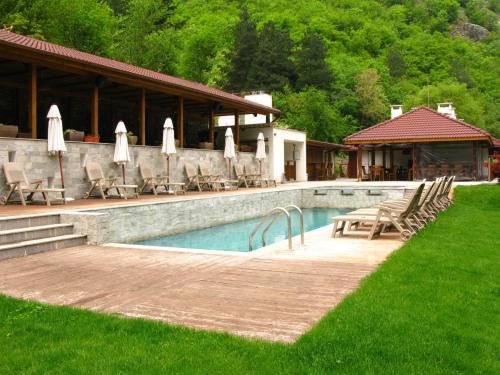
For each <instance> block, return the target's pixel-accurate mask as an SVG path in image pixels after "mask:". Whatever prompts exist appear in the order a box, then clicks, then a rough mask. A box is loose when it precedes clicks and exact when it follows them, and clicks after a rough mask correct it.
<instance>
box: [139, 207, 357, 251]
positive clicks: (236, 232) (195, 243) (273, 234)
mask: <svg viewBox="0 0 500 375" xmlns="http://www.w3.org/2000/svg"><path fill="white" fill-rule="evenodd" d="M348 211H349V209H345V208H344V209H335V208H304V209H302V212H303V214H304V231H305V232H308V231H311V230H313V229H317V228H320V227H323V226H325V225H328V224H330V223H331V221H330V218H331V217H332V216H335V215H339V214H343V213H346V212H348ZM291 215H292V234H293V235H294V236H295V235H297V234H300V225H299V222H300V220H299V217H298V213H297V212H296V211H292V212H291ZM261 220H262V217H258V218H255V219H249V220H242V221H237V222H234V223H230V224H224V225H218V226H215V227H210V228H204V229H199V230H194V231H190V232H185V233H180V234H176V235H172V236H166V237H158V238H153V239H149V240H143V241H138V242H136V243H135V244H136V245H149V246H165V247H180V248H189V249H207V250H228V251H248V236H249V235H250V233H251V232H252V230H253V229H254V228H255V227H256V226H257V224H258V223H259V222H260V221H261ZM264 227H265V226H264ZM262 230H263V228H262V229H261V230H260V231H259V232H258V233H257V234H256V235H255V236H254V241H253V249H254V250H255V249H258V248H260V247H262V244H261V236H260V234H261V233H262ZM286 238H287V225H286V218H285V217H281V218H280V219H279V221H278V222H276V223H275V224H274V225H273V226H272V227H271V229H270V230H269V231H268V232H267V235H266V242H267V244H268V245H270V244H272V243H275V242H278V241H281V240H284V239H286Z"/></svg>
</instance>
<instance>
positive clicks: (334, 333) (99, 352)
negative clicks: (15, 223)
mask: <svg viewBox="0 0 500 375" xmlns="http://www.w3.org/2000/svg"><path fill="white" fill-rule="evenodd" d="M499 250H500V186H484V185H483V186H473V187H458V188H457V190H456V203H455V204H454V205H453V206H452V207H451V208H450V209H448V210H447V211H446V212H443V213H442V214H440V216H439V219H438V220H437V222H435V223H432V224H431V225H429V226H428V228H426V229H425V230H424V231H423V232H421V233H420V234H419V235H418V236H416V237H415V238H413V239H411V240H410V241H408V242H407V243H406V244H405V245H404V246H403V248H402V249H401V250H399V251H398V252H396V253H395V254H393V255H392V256H391V257H390V258H389V259H388V260H387V261H386V262H384V264H382V266H381V267H380V268H379V269H378V270H377V271H376V272H374V273H373V274H372V275H370V276H369V277H368V278H366V279H365V280H364V281H363V283H362V285H361V287H360V288H359V289H358V290H357V291H355V292H354V293H353V294H351V295H350V296H349V297H348V298H346V299H345V300H344V302H343V303H341V304H340V305H339V306H338V307H337V308H335V309H334V310H332V311H331V312H330V313H329V314H327V315H326V316H325V317H324V318H323V319H322V320H321V321H320V322H319V323H318V324H317V325H316V326H315V327H314V328H313V329H312V330H311V331H309V332H308V333H306V334H305V335H304V336H303V337H301V339H300V340H299V341H297V342H296V343H295V344H291V345H284V344H274V343H268V342H264V341H255V340H246V339H242V338H237V337H234V336H231V335H228V334H219V333H213V332H204V331H195V330H191V329H187V328H182V327H174V326H168V325H165V324H162V323H158V322H149V321H143V320H138V319H126V318H121V317H119V316H109V315H102V314H98V313H92V312H89V311H83V310H77V309H70V308H64V307H56V306H48V305H43V304H39V303H35V302H26V301H20V300H16V299H12V298H8V297H5V296H0V373H1V374H4V373H5V374H7V373H72V374H88V373H100V374H103V373H104V374H106V373H109V374H117V373H151V374H158V373H186V374H193V373H206V374H221V373H224V374H225V373H227V374H237V373H238V374H239V373H242V374H250V373H259V374H260V373H269V374H276V373H297V374H304V373H313V374H321V373H328V374H332V373H335V374H338V373H342V374H343V373H352V374H361V373H372V374H381V373H383V374H440V373H442V374H448V373H467V374H472V373H481V374H495V373H496V374H498V373H500V284H499V280H500V272H499V270H500V255H499V254H500V251H499Z"/></svg>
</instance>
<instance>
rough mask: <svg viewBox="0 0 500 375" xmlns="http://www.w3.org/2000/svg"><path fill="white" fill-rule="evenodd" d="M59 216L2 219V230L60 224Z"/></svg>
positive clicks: (22, 216)
mask: <svg viewBox="0 0 500 375" xmlns="http://www.w3.org/2000/svg"><path fill="white" fill-rule="evenodd" d="M59 220H60V216H59V214H49V215H47V214H39V215H17V216H6V217H0V230H1V231H4V230H9V229H20V228H27V227H37V226H41V225H50V224H59V223H60V221H59Z"/></svg>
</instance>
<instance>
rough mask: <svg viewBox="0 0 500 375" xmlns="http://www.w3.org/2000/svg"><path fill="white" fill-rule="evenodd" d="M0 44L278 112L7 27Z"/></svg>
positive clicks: (0, 33) (217, 91)
mask: <svg viewBox="0 0 500 375" xmlns="http://www.w3.org/2000/svg"><path fill="white" fill-rule="evenodd" d="M0 46H7V47H8V48H12V49H22V50H24V51H26V50H30V51H33V52H36V53H37V54H42V55H49V56H51V57H56V58H58V59H60V60H62V61H76V62H78V63H84V64H86V65H89V66H93V67H98V68H103V69H106V70H111V71H114V72H119V73H121V74H123V75H125V76H133V77H134V78H136V79H137V78H139V79H144V80H148V81H155V83H161V84H163V85H164V86H165V87H173V88H176V89H180V90H183V91H185V92H188V93H193V94H197V95H202V96H206V97H207V99H212V100H221V101H225V102H231V103H235V104H240V105H242V106H244V107H248V108H252V109H254V110H255V109H259V110H260V111H261V113H274V114H278V115H279V114H280V113H281V112H280V111H279V110H278V109H275V108H271V107H268V106H265V105H262V104H258V103H255V102H252V101H249V100H246V99H244V98H242V97H240V96H238V95H234V94H230V93H227V92H224V91H222V90H218V89H215V88H213V87H209V86H205V85H202V84H201V83H196V82H192V81H188V80H185V79H181V78H177V77H173V76H170V75H167V74H163V73H158V72H155V71H153V70H149V69H145V68H141V67H138V66H134V65H130V64H126V63H123V62H120V61H116V60H111V59H108V58H105V57H100V56H96V55H92V54H90V53H86V52H81V51H78V50H75V49H71V48H66V47H63V46H60V45H57V44H53V43H48V42H45V41H42V40H38V39H34V38H30V37H27V36H24V35H19V34H16V33H13V32H10V31H7V30H1V29H0Z"/></svg>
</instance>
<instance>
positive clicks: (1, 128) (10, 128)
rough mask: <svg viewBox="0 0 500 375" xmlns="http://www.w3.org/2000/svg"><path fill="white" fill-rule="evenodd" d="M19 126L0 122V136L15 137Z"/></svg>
mask: <svg viewBox="0 0 500 375" xmlns="http://www.w3.org/2000/svg"><path fill="white" fill-rule="evenodd" d="M18 131H19V128H18V127H17V126H16V125H4V124H0V137H6V138H16V136H17V133H18Z"/></svg>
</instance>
